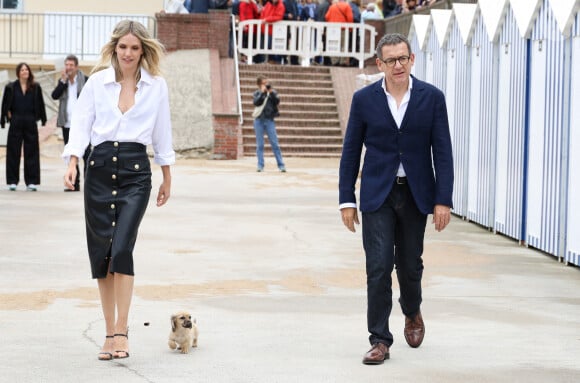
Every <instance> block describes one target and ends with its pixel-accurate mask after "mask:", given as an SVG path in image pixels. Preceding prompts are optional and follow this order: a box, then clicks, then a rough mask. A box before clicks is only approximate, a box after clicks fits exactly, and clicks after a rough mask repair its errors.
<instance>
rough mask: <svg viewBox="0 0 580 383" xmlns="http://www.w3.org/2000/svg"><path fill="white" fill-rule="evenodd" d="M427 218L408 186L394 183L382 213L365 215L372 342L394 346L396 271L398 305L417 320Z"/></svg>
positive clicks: (363, 221) (364, 241)
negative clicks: (392, 319)
mask: <svg viewBox="0 0 580 383" xmlns="http://www.w3.org/2000/svg"><path fill="white" fill-rule="evenodd" d="M426 224H427V216H426V215H425V214H423V213H421V212H420V211H419V209H418V208H417V206H416V205H415V201H414V199H413V196H412V194H411V191H410V190H409V187H408V185H407V184H403V185H399V184H397V183H396V182H395V185H394V186H393V189H392V191H391V193H390V194H389V196H388V197H387V200H386V201H385V203H384V204H383V206H381V207H380V208H379V210H377V211H374V212H371V213H363V214H362V230H363V246H364V250H365V254H366V270H367V299H368V308H367V325H368V331H369V333H370V336H369V341H370V343H371V344H373V343H377V342H378V343H384V344H386V345H387V346H390V345H391V344H392V343H393V334H391V332H390V330H389V316H390V314H391V309H392V307H393V299H392V296H393V292H392V288H391V285H392V279H391V273H392V271H393V266H394V265H396V268H397V279H398V281H399V288H400V299H399V303H400V305H401V309H402V311H403V314H405V315H406V316H414V315H415V314H416V313H417V312H418V311H419V307H420V305H421V277H422V276H423V260H422V258H421V255H422V254H423V239H424V237H425V226H426Z"/></svg>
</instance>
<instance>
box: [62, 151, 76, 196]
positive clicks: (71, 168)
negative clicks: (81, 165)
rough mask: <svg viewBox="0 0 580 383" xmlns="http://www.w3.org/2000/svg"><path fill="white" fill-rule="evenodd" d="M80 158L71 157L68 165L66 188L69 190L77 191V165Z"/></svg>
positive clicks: (65, 175) (65, 180)
mask: <svg viewBox="0 0 580 383" xmlns="http://www.w3.org/2000/svg"><path fill="white" fill-rule="evenodd" d="M78 160H79V159H78V158H77V157H75V156H71V157H70V162H69V163H68V169H67V170H66V173H65V174H64V186H65V187H66V188H67V189H69V190H75V185H74V183H75V180H76V178H77V163H78Z"/></svg>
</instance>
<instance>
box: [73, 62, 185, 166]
mask: <svg viewBox="0 0 580 383" xmlns="http://www.w3.org/2000/svg"><path fill="white" fill-rule="evenodd" d="M120 94H121V84H119V83H118V82H116V81H115V70H114V69H113V68H112V67H111V68H107V69H105V70H102V71H100V72H97V73H95V74H93V75H92V76H91V77H89V80H88V81H87V83H86V84H85V86H84V87H83V90H82V91H81V94H80V96H79V98H78V100H77V104H76V106H75V110H74V111H73V115H72V122H71V126H70V136H69V142H68V144H67V145H66V146H65V148H64V152H63V154H62V157H63V158H64V159H65V161H67V162H68V161H69V160H70V156H72V155H74V156H77V157H79V158H80V157H82V156H83V154H84V152H85V149H86V147H87V146H88V145H89V143H90V144H92V145H93V146H97V145H98V144H100V143H102V142H105V141H118V142H138V143H140V144H143V145H152V146H153V152H154V161H155V163H156V164H158V165H161V166H163V165H172V164H173V163H175V152H174V151H173V145H172V136H171V116H170V111H169V95H168V90H167V83H166V82H165V80H164V79H163V78H162V77H158V76H151V74H149V72H147V71H146V70H145V69H143V68H141V80H139V82H138V83H137V92H136V93H135V105H133V106H132V107H131V109H129V110H128V111H126V112H125V113H124V114H123V113H121V111H120V110H119V107H118V103H119V95H120Z"/></svg>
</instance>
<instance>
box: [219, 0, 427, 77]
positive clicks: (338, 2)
mask: <svg viewBox="0 0 580 383" xmlns="http://www.w3.org/2000/svg"><path fill="white" fill-rule="evenodd" d="M436 1H439V0H376V1H375V2H367V1H361V0H234V1H233V2H232V3H231V10H232V14H233V15H235V16H236V19H237V20H238V21H246V20H263V21H264V24H262V26H261V33H263V34H265V35H266V38H265V39H264V42H263V44H264V45H266V46H267V47H268V48H271V47H272V25H265V24H267V23H274V22H277V21H282V20H287V21H319V22H330V23H364V22H365V21H367V20H381V19H386V18H389V17H393V16H396V15H399V14H403V13H408V12H414V11H416V10H419V9H421V8H423V7H428V6H430V5H432V4H433V3H435V2H436ZM363 3H364V5H363ZM249 28H250V27H249V26H248V25H246V26H245V27H244V30H243V34H242V39H243V40H242V41H243V42H242V45H243V46H248V39H249V38H250V36H254V40H255V35H256V32H257V31H256V30H254V31H253V32H254V33H252V34H250V30H249ZM343 33H345V31H343ZM252 44H253V45H254V46H255V47H257V43H256V41H253V42H252ZM261 47H262V48H263V46H261ZM230 51H231V52H232V54H233V50H231V49H230ZM266 59H267V61H268V62H269V63H270V64H281V63H283V62H284V58H283V57H281V56H280V55H270V56H269V57H267V58H266V56H265V55H257V56H256V57H254V58H253V60H252V61H253V62H254V63H257V64H258V63H263V62H265V61H266ZM245 60H246V58H245V57H242V61H245ZM287 62H288V63H290V64H292V65H297V64H298V57H297V56H290V57H288V58H287ZM313 63H314V64H324V65H337V66H338V65H340V66H358V62H356V60H351V59H349V58H332V59H331V58H322V57H320V58H317V59H316V60H315V61H314V62H313Z"/></svg>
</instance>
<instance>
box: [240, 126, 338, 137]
mask: <svg viewBox="0 0 580 383" xmlns="http://www.w3.org/2000/svg"><path fill="white" fill-rule="evenodd" d="M276 132H277V133H278V134H280V135H286V136H291V135H298V136H330V137H342V132H341V130H340V127H338V126H336V127H330V128H326V127H296V126H280V125H276ZM242 134H254V126H253V125H242Z"/></svg>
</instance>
